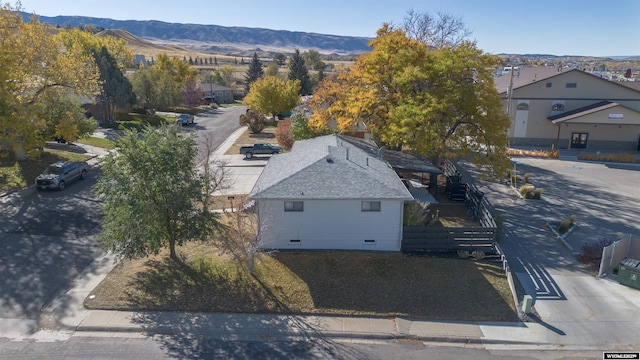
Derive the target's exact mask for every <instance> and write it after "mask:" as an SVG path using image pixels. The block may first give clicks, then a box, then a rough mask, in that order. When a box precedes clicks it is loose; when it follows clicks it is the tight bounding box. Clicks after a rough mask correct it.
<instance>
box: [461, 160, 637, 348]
mask: <svg viewBox="0 0 640 360" xmlns="http://www.w3.org/2000/svg"><path fill="white" fill-rule="evenodd" d="M514 160H515V161H516V162H517V163H518V164H517V169H518V174H520V175H523V174H525V173H530V174H531V175H530V178H531V182H532V183H533V184H534V185H536V186H537V187H541V188H543V189H544V192H543V195H542V200H540V201H536V200H523V199H520V198H519V197H518V196H516V194H515V193H514V191H513V190H512V189H511V188H510V187H509V186H507V185H504V184H498V183H490V182H478V185H479V187H480V189H481V190H482V191H483V192H485V194H486V196H487V197H488V199H489V201H490V202H491V203H492V205H493V206H494V207H495V208H496V210H497V212H498V213H499V214H500V215H501V216H502V217H503V219H504V224H505V234H504V237H503V239H502V241H501V243H500V246H501V247H502V248H503V250H504V251H505V253H506V255H507V259H508V261H509V265H510V267H511V269H512V271H513V272H514V273H515V274H516V275H517V276H518V278H519V279H520V280H521V283H522V284H523V286H525V288H526V290H527V293H528V294H530V295H533V296H534V298H535V299H536V302H535V310H536V311H537V313H538V316H539V319H538V320H539V321H538V322H537V323H527V324H526V325H527V326H526V327H519V326H516V327H513V330H512V333H511V334H509V335H507V334H504V333H503V329H499V328H495V327H493V326H481V328H482V331H483V333H484V335H485V336H486V337H488V338H496V339H501V338H502V339H505V335H507V337H508V336H516V337H520V336H525V334H529V335H530V339H531V340H534V339H536V341H538V342H539V343H540V344H551V343H553V344H563V346H589V345H592V344H601V346H603V347H606V344H626V346H629V347H630V348H635V349H638V348H640V340H638V337H637V335H636V334H638V333H640V296H639V292H638V290H635V289H632V288H629V287H626V286H623V285H620V284H618V283H617V281H615V279H612V278H603V279H598V278H596V277H594V276H593V274H591V273H589V272H588V271H586V270H585V269H584V268H583V267H582V266H581V265H580V264H579V263H578V262H577V261H576V260H575V256H574V255H573V254H572V252H571V251H570V250H569V249H567V248H566V247H565V246H563V244H562V243H561V242H560V241H558V240H557V239H556V238H555V237H554V236H553V234H552V233H551V232H550V231H549V230H548V229H547V228H546V226H545V224H546V223H547V222H560V221H561V220H563V219H565V218H567V217H568V216H569V215H572V214H575V215H576V216H577V228H576V230H575V231H573V232H572V233H571V234H570V235H569V236H568V237H567V242H568V243H569V244H571V246H572V248H573V249H574V251H579V250H580V248H581V246H582V245H583V244H586V243H590V242H594V241H598V240H599V239H601V238H603V237H607V238H611V239H615V238H617V237H618V236H619V234H628V233H634V234H640V223H638V221H637V218H638V213H639V210H638V198H639V197H640V191H639V190H638V189H637V184H638V183H640V171H638V170H640V167H639V166H636V165H617V164H596V163H586V162H578V161H571V160H547V159H530V158H522V159H521V158H516V159H514ZM464 168H465V169H466V170H467V171H469V172H470V173H473V171H474V169H473V168H472V167H470V166H464ZM534 326H538V327H540V328H542V329H546V331H541V332H531V331H530V330H531V328H532V327H534ZM499 333H502V335H500V334H499ZM498 346H500V345H498Z"/></svg>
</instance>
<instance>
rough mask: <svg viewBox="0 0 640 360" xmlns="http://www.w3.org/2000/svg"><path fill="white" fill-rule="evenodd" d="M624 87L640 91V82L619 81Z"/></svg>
mask: <svg viewBox="0 0 640 360" xmlns="http://www.w3.org/2000/svg"><path fill="white" fill-rule="evenodd" d="M618 83H619V84H620V85H622V86H626V87H629V88H632V89H633V90H636V91H640V81H618Z"/></svg>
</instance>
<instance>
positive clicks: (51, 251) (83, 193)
mask: <svg viewBox="0 0 640 360" xmlns="http://www.w3.org/2000/svg"><path fill="white" fill-rule="evenodd" d="M245 110H246V109H245V108H244V107H241V106H239V107H231V108H221V109H216V110H210V111H209V112H207V113H204V114H201V115H198V116H196V123H195V125H191V126H186V127H184V130H185V131H188V132H192V133H194V134H195V135H196V136H197V138H198V141H199V145H200V150H201V157H203V153H204V151H205V150H206V149H207V146H205V144H207V143H208V144H209V148H210V149H211V151H213V150H215V148H216V147H217V146H219V145H220V144H222V142H223V141H224V140H225V139H226V138H227V137H228V136H229V135H230V134H231V133H232V132H233V131H235V130H236V129H238V128H239V127H240V125H239V124H238V119H239V116H240V114H243V113H244V112H245ZM97 176H99V170H92V171H90V173H89V177H88V178H87V179H86V180H83V181H77V182H75V183H73V184H70V185H69V186H68V187H67V188H66V189H65V190H64V191H62V192H58V191H44V192H36V193H35V194H33V195H31V196H27V197H26V198H24V199H22V200H21V201H19V202H17V203H16V204H14V205H11V206H2V207H0V247H1V249H2V251H0V321H2V319H28V320H34V321H37V320H38V318H39V315H40V311H41V309H42V308H43V307H44V306H45V305H46V304H47V303H48V302H49V301H51V300H52V299H53V298H54V297H55V296H56V295H57V294H58V293H59V292H60V291H62V290H64V289H67V288H69V287H70V286H71V284H72V282H73V280H74V278H75V277H76V276H77V275H78V274H79V273H80V272H81V271H82V270H83V269H84V268H85V267H87V266H88V265H89V264H90V263H91V262H92V261H93V260H94V259H95V258H96V257H97V256H99V255H100V254H101V253H102V252H101V250H100V247H99V245H98V243H97V241H96V240H95V239H94V237H93V236H92V235H93V234H94V233H95V232H96V231H98V229H99V228H98V226H99V225H100V223H101V221H102V217H101V214H100V210H99V202H98V200H97V199H96V198H95V197H94V196H93V194H92V193H91V187H92V186H93V184H95V182H96V179H97Z"/></svg>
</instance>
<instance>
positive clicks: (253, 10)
mask: <svg viewBox="0 0 640 360" xmlns="http://www.w3.org/2000/svg"><path fill="white" fill-rule="evenodd" d="M7 1H10V2H11V3H12V4H15V0H7ZM2 2H5V1H2ZM21 3H22V7H23V10H24V11H27V12H30V13H36V14H39V15H43V16H56V15H82V16H91V17H101V18H111V19H117V20H160V21H166V22H177V23H195V24H213V25H222V26H241V27H258V28H267V29H274V30H290V31H304V32H315V33H321V34H334V35H348V36H367V37H375V34H376V30H378V29H379V28H380V26H381V25H382V24H383V23H384V22H391V23H395V24H400V23H402V20H403V18H404V17H405V15H406V13H407V11H408V10H409V9H414V10H415V11H417V12H429V13H434V12H436V11H443V12H446V13H449V14H452V15H455V16H457V17H460V18H461V19H462V20H463V22H464V23H465V24H466V25H467V27H468V28H469V29H470V30H472V31H473V33H472V35H471V37H472V38H473V39H474V40H476V41H477V44H478V47H479V48H481V49H482V50H484V51H485V52H489V53H492V54H497V53H520V54H523V53H544V54H553V55H589V56H621V55H640V0H520V1H517V0H516V1H503V0H421V1H419V0H355V1H354V0H322V1H317V0H316V1H313V0H312V1H309V0H307V1H300V0H297V1H292V0H271V1H269V0H261V1H255V0H226V1H225V0H222V1H221V0H211V1H200V0H183V1H168V0H156V1H148V0H77V1H73V0H22V1H21Z"/></svg>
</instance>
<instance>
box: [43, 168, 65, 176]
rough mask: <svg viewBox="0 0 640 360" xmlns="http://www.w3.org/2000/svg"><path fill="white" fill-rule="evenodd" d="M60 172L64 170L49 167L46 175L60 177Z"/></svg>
mask: <svg viewBox="0 0 640 360" xmlns="http://www.w3.org/2000/svg"><path fill="white" fill-rule="evenodd" d="M60 171H62V168H61V167H60V166H49V167H48V168H46V169H44V173H43V174H45V175H59V174H60Z"/></svg>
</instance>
